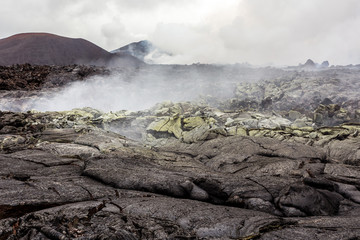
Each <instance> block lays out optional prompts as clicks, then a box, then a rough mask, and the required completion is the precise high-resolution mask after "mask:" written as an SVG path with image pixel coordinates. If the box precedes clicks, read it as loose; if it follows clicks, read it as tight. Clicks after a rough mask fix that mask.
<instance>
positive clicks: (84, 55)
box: [0, 33, 140, 66]
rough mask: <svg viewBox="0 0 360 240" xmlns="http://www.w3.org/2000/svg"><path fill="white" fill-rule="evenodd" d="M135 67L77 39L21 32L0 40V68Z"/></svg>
mask: <svg viewBox="0 0 360 240" xmlns="http://www.w3.org/2000/svg"><path fill="white" fill-rule="evenodd" d="M114 61H115V62H118V63H119V64H121V65H124V64H126V65H133V64H135V65H137V64H139V62H140V61H138V60H136V59H134V58H131V57H129V56H127V55H124V56H119V55H116V56H115V55H113V54H111V53H110V52H108V51H106V50H104V49H102V48H100V47H98V46H97V45H95V44H93V43H91V42H89V41H87V40H84V39H81V38H67V37H62V36H57V35H54V34H49V33H22V34H17V35H14V36H11V37H8V38H4V39H0V65H3V66H8V65H13V64H24V63H30V64H33V65H71V64H93V65H106V64H108V63H113V62H114Z"/></svg>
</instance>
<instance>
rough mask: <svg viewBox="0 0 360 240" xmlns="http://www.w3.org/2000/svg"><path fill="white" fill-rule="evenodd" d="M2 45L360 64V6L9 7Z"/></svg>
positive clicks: (187, 58) (70, 3)
mask: <svg viewBox="0 0 360 240" xmlns="http://www.w3.org/2000/svg"><path fill="white" fill-rule="evenodd" d="M1 4H2V5H1V8H0V29H1V30H0V38H3V37H7V36H10V35H13V34H16V33H19V32H33V31H41V32H51V33H55V34H59V35H64V36H69V37H81V38H85V39H87V40H89V41H92V42H94V43H95V44H97V45H99V46H101V47H103V48H105V49H107V50H113V49H116V48H118V47H121V46H123V45H125V44H128V43H129V42H132V41H139V40H142V39H149V40H151V41H153V42H154V43H155V44H156V45H158V46H160V47H162V48H164V49H165V50H167V51H170V52H174V53H177V54H178V55H177V56H176V57H175V58H173V59H172V61H173V62H174V61H175V62H179V63H193V62H210V63H213V62H246V61H247V62H250V63H254V64H268V63H274V64H297V63H299V62H304V61H305V60H306V59H307V58H313V59H314V60H315V61H318V62H321V61H323V60H329V61H330V63H333V64H349V63H360V45H359V44H358V42H359V36H360V35H359V30H358V29H360V15H359V14H358V13H359V12H360V1H358V0H342V1H339V0H316V1H313V0H302V1H299V0H226V1H224V0H191V1H190V0H172V1H166V0H141V1H140V0H62V1H53V0H32V1H28V0H3V1H2V3H1Z"/></svg>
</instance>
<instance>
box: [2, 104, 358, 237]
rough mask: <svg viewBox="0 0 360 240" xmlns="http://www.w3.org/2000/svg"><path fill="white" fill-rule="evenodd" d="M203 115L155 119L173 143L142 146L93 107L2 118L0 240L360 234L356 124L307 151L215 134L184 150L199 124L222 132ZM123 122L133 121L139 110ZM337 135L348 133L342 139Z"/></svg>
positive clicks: (259, 139)
mask: <svg viewBox="0 0 360 240" xmlns="http://www.w3.org/2000/svg"><path fill="white" fill-rule="evenodd" d="M170 109H171V108H170ZM193 110H194V111H195V110H197V111H198V110H199V109H196V107H194V106H193ZM160 112H161V111H160ZM223 114H225V113H223ZM137 115H138V118H139V117H140V115H139V113H137ZM202 115H203V116H202V117H200V116H193V117H191V116H188V117H180V115H179V116H178V117H173V120H169V117H165V116H160V117H158V118H159V119H156V117H155V116H154V117H155V118H154V117H152V120H151V121H149V124H150V126H151V125H152V124H153V125H154V126H155V125H156V126H157V125H158V124H159V122H160V121H163V123H164V124H159V125H163V126H164V129H166V131H167V134H170V132H171V133H172V134H173V137H174V136H175V137H174V138H173V140H171V138H170V139H169V138H167V139H168V141H166V142H165V143H164V142H163V143H162V144H157V143H156V141H155V142H154V144H153V146H149V145H144V144H143V143H141V142H137V141H133V140H130V139H128V138H126V137H124V136H121V135H119V134H116V133H114V132H109V131H106V130H104V129H102V128H103V127H104V126H108V125H106V124H109V123H111V119H114V121H119V119H120V120H121V119H123V118H124V117H123V118H120V117H119V116H118V115H115V114H113V115H109V114H103V113H101V112H99V111H95V110H92V109H78V110H73V111H69V112H47V113H36V112H33V113H31V112H28V113H12V112H2V113H1V121H0V122H1V124H2V125H1V127H0V132H1V135H0V145H1V148H0V151H1V154H0V165H1V167H0V169H1V170H0V176H1V179H0V180H1V181H0V187H1V189H2V192H1V196H2V197H1V198H0V199H1V200H0V210H1V211H0V213H1V214H0V235H1V236H2V238H3V239H16V238H19V239H29V238H30V239H36V238H39V239H67V238H68V239H70V238H77V239H96V238H114V239H166V238H175V239H176V238H199V239H232V238H248V239H251V238H257V239H272V238H276V237H278V238H287V236H289V234H290V235H291V236H292V238H294V239H303V238H315V237H317V238H319V239H329V238H334V239H335V238H338V237H339V236H344V235H345V234H347V236H354V237H355V236H360V232H359V231H358V230H357V228H355V227H354V224H355V222H356V221H357V215H358V214H357V213H358V212H359V210H360V208H359V204H360V198H359V196H360V192H359V190H358V187H359V181H360V180H359V179H360V170H359V168H358V160H359V159H358V158H359V156H358V151H356V149H357V150H359V149H358V139H359V138H358V135H356V134H354V133H355V131H356V130H355V129H357V126H356V125H353V126H352V127H353V128H351V129H347V128H345V127H343V128H334V127H329V128H326V129H325V128H322V129H318V130H313V131H312V132H311V134H312V135H314V134H313V133H314V132H315V131H317V132H316V134H319V136H318V138H321V137H320V133H321V132H322V134H325V135H324V136H333V137H334V138H333V139H332V140H329V141H328V142H326V143H322V144H315V142H314V144H313V146H309V145H305V144H303V143H300V142H291V141H289V140H282V141H280V140H276V139H274V138H272V137H256V136H248V135H246V136H227V135H226V134H218V135H217V136H216V137H213V138H209V139H206V138H205V139H202V138H201V139H197V140H196V141H190V142H186V141H184V139H180V138H179V139H177V138H176V134H181V136H184V134H186V132H191V131H194V129H197V128H198V127H199V126H206V127H208V126H210V125H211V124H220V123H221V119H222V118H221V117H216V115H214V117H213V119H214V120H212V121H209V119H211V118H209V116H206V115H209V114H205V113H204V114H202ZM218 115H219V114H218ZM225 115H226V114H225ZM128 116H132V118H133V119H136V118H135V117H134V116H135V113H133V114H131V113H128ZM222 117H223V118H225V117H226V116H222ZM142 118H144V116H143V117H142ZM174 119H175V120H174ZM215 120H216V121H215ZM121 121H122V120H121ZM169 122H171V124H170V123H169ZM228 122H230V121H228ZM94 123H96V124H97V126H98V127H96V126H95V125H94ZM104 124H105V125H104ZM167 124H169V125H167ZM99 127H100V128H99ZM286 128H290V127H286ZM152 129H155V127H152ZM176 129H178V130H179V129H180V130H181V132H180V133H178V132H177V131H178V130H176ZM225 129H226V128H224V131H225ZM147 130H149V128H147ZM248 130H249V131H250V132H251V131H253V130H251V129H248ZM268 130H270V129H268ZM280 130H281V129H273V130H272V131H280ZM153 131H155V130H153ZM258 131H260V132H261V131H266V130H265V129H261V128H259V129H258ZM281 131H286V130H285V129H283V130H281ZM342 131H343V132H344V131H345V132H346V131H349V132H351V131H353V132H352V135H351V134H349V135H347V134H345V133H343V138H341V137H339V136H341V134H340V132H342ZM159 132H161V129H160V130H159ZM164 132H165V130H164ZM196 132H199V131H198V130H197V131H196ZM167 137H168V136H167ZM176 139H177V140H176ZM342 146H348V148H344V147H342ZM351 146H357V148H352V147H351ZM347 149H348V150H347ZM350 149H351V151H350ZM314 229H321V231H314Z"/></svg>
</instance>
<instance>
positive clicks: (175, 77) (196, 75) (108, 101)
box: [24, 66, 239, 112]
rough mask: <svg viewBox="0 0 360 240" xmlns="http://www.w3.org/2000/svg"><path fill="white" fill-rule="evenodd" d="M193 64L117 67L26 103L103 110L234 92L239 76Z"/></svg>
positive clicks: (46, 107) (49, 107) (55, 108)
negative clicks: (224, 75)
mask: <svg viewBox="0 0 360 240" xmlns="http://www.w3.org/2000/svg"><path fill="white" fill-rule="evenodd" d="M193 67H196V66H193ZM193 67H191V66H158V67H156V66H152V67H148V68H147V67H145V68H143V69H141V70H139V71H138V72H128V73H124V72H116V71H115V72H113V73H112V74H111V75H110V76H94V77H91V78H89V79H87V80H86V81H81V82H73V83H72V84H70V85H69V86H66V87H65V88H64V89H63V90H61V91H60V92H57V93H55V94H54V95H53V96H52V97H49V96H48V95H47V96H46V97H42V98H40V99H36V100H35V101H32V102H29V103H28V104H27V106H28V107H30V109H36V110H40V111H62V110H71V109H73V108H83V107H91V108H95V109H98V110H101V111H104V112H108V111H120V110H132V111H136V110H145V109H148V108H151V107H153V106H154V105H155V104H156V103H160V102H163V101H173V102H181V101H192V100H197V99H199V97H201V96H206V95H212V96H216V97H219V98H225V97H231V96H232V95H233V92H234V89H235V81H239V79H236V80H235V78H228V79H226V78H220V77H219V76H212V77H211V76H208V75H207V74H206V73H205V72H200V71H199V70H197V69H194V68H193ZM219 72H220V71H219ZM231 81H232V82H231ZM30 109H24V110H30Z"/></svg>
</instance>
